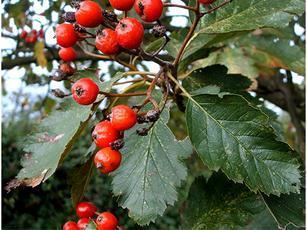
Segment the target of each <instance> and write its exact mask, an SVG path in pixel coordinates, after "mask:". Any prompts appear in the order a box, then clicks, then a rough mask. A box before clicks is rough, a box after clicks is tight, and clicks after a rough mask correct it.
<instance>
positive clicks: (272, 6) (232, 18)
mask: <svg viewBox="0 0 307 230" xmlns="http://www.w3.org/2000/svg"><path fill="white" fill-rule="evenodd" d="M221 2H223V1H222V0H220V1H217V2H216V3H215V5H217V4H219V3H221ZM299 6H301V7H299ZM303 12H304V1H303V0H283V1H270V0H250V1H246V0H236V1H232V2H231V3H229V4H227V5H226V6H224V7H222V8H220V9H219V10H216V11H215V12H214V13H212V14H208V15H206V16H204V18H203V22H204V25H205V26H204V27H203V28H202V29H201V30H200V31H199V33H228V32H232V31H246V30H254V29H257V28H262V27H276V28H280V27H285V26H287V25H288V23H289V22H290V21H291V20H292V18H293V14H297V15H299V14H302V13H303Z"/></svg>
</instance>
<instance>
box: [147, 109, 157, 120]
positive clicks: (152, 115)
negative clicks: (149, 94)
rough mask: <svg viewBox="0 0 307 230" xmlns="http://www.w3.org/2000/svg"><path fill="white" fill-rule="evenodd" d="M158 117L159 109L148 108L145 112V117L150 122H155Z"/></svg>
mask: <svg viewBox="0 0 307 230" xmlns="http://www.w3.org/2000/svg"><path fill="white" fill-rule="evenodd" d="M159 117H160V111H159V110H149V111H148V112H147V114H146V119H147V120H148V121H150V122H155V121H157V120H158V119H159Z"/></svg>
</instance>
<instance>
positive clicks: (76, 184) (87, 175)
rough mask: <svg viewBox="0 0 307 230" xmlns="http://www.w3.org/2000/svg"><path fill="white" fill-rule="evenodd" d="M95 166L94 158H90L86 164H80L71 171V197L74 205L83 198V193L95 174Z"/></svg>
mask: <svg viewBox="0 0 307 230" xmlns="http://www.w3.org/2000/svg"><path fill="white" fill-rule="evenodd" d="M93 168H94V167H93V159H92V158H90V159H88V161H87V162H86V163H85V164H84V165H82V166H79V165H78V166H77V167H75V169H74V170H73V171H72V172H71V175H70V177H71V178H70V182H71V185H72V186H71V199H72V202H73V206H74V207H76V206H77V204H78V203H79V202H80V201H82V199H83V195H84V193H85V191H86V188H87V186H88V184H89V182H90V179H91V177H92V175H93Z"/></svg>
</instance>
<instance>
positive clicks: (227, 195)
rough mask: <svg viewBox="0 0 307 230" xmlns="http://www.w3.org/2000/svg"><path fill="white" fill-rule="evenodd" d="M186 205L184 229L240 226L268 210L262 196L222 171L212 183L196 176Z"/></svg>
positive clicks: (214, 177) (215, 175)
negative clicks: (233, 180)
mask: <svg viewBox="0 0 307 230" xmlns="http://www.w3.org/2000/svg"><path fill="white" fill-rule="evenodd" d="M226 188H227V189H226ZM185 207H186V209H185V210H184V213H183V218H182V219H183V220H184V225H183V229H189V230H190V229H193V230H196V229H202V230H204V229H208V230H211V229H239V228H240V227H243V226H246V225H247V223H248V222H249V221H250V220H251V219H252V217H253V215H255V214H256V213H260V212H261V211H263V210H264V209H265V208H264V205H263V203H262V201H261V198H259V196H257V195H256V194H253V193H252V192H250V191H249V190H248V189H246V187H244V186H242V185H239V184H235V183H233V182H230V181H229V180H227V178H225V177H224V176H222V175H218V174H213V176H211V177H210V179H209V181H208V182H206V180H205V179H204V178H202V177H198V178H196V179H195V181H194V183H193V185H192V187H191V189H190V193H189V197H188V199H187V201H186V206H185Z"/></svg>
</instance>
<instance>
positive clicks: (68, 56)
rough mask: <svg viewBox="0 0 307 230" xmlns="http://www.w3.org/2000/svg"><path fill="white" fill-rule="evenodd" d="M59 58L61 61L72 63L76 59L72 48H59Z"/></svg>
mask: <svg viewBox="0 0 307 230" xmlns="http://www.w3.org/2000/svg"><path fill="white" fill-rule="evenodd" d="M59 56H60V58H61V59H62V60H63V61H67V62H68V61H74V60H75V59H76V57H77V54H76V51H75V50H74V48H72V47H68V48H61V49H60V51H59Z"/></svg>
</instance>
